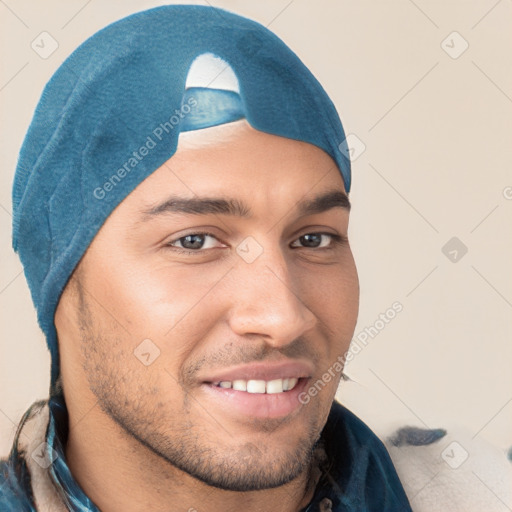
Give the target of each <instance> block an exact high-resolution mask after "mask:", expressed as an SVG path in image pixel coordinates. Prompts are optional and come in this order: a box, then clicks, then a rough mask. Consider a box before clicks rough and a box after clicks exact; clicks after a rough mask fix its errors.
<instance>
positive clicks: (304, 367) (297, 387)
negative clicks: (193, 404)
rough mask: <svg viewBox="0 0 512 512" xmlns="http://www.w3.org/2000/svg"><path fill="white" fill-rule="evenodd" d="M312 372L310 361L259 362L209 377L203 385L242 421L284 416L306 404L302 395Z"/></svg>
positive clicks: (215, 400) (227, 412)
mask: <svg viewBox="0 0 512 512" xmlns="http://www.w3.org/2000/svg"><path fill="white" fill-rule="evenodd" d="M312 374H313V371H312V368H311V366H310V365H309V364H308V363H300V362H286V363H281V364H273V365H270V364H263V363H256V364H252V365H246V366H242V367H237V368H233V369H231V370H228V371H225V372H223V373H222V374H218V375H215V376H212V377H208V378H206V379H204V380H202V383H201V386H200V388H201V390H202V391H203V392H204V393H205V394H207V396H208V404H209V405H211V406H213V407H215V408H218V410H219V412H220V413H221V414H222V415H223V416H230V417H232V418H234V419H236V420H239V421H240V420H241V421H246V420H247V419H253V418H268V419H270V418H284V417H286V416H289V415H291V414H293V413H295V412H296V411H297V410H298V409H299V408H301V407H302V406H303V404H302V403H301V402H300V400H299V395H300V393H301V392H302V391H303V390H304V389H305V388H306V385H307V382H308V381H309V380H310V379H311V376H312Z"/></svg>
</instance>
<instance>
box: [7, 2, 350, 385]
mask: <svg viewBox="0 0 512 512" xmlns="http://www.w3.org/2000/svg"><path fill="white" fill-rule="evenodd" d="M203 54H213V55H215V56H218V57H219V58H220V59H222V60H223V61H224V62H226V63H228V64H229V66H230V67H231V69H232V70H233V72H234V74H235V75H236V78H237V80H238V85H239V87H238V90H236V91H233V90H231V91H229V90H222V88H220V89H218V90H215V91H212V90H208V89H207V88H205V87H188V88H187V76H188V72H189V70H190V68H191V65H192V64H193V62H194V61H195V60H196V58H198V57H199V56H201V55H203ZM241 118H245V119H246V120H247V121H248V123H249V124H250V125H251V126H252V127H253V128H255V129H257V130H260V131H263V132H266V133H270V134H274V135H280V136H283V137H287V138H290V139H295V140H299V141H305V142H309V143H311V144H314V145H315V146H318V147H319V148H321V149H323V150H324V151H325V152H327V153H328V154H329V155H330V156H331V157H332V158H333V159H334V161H335V162H336V163H337V165H338V168H339V170H340V173H341V175H342V178H343V181H344V184H345V189H346V191H347V192H348V191H349V189H350V162H349V160H348V159H347V158H346V157H345V156H344V155H343V154H342V152H341V151H340V150H339V149H338V146H339V145H340V144H341V143H342V142H343V141H344V139H345V135H344V132H343V128H342V125H341V122H340V119H339V117H338V114H337V112H336V109H335V107H334V105H333V103H332V102H331V100H330V99H329V97H328V96H327V94H326V92H325V91H324V89H323V88H322V86H321V85H320V84H319V83H318V81H317V80H316V79H315V78H314V77H313V75H312V74H311V73H310V72H309V70H308V69H307V68H306V67H305V66H304V64H303V63H302V62H301V61H300V60H299V58H298V57H297V56H296V55H295V54H294V53H293V52H292V51H291V50H290V49H289V48H288V47H287V46H286V45H285V44H284V43H283V42H282V41H281V40H280V39H279V38H278V37H277V36H275V35H274V34H273V33H272V32H270V31H269V30H268V29H266V28H265V27H263V26H262V25H260V24H258V23H256V22H254V21H251V20H248V19H246V18H243V17H240V16H237V15H235V14H232V13H229V12H227V11H224V10H221V9H216V8H212V7H204V6H193V5H186V6H185V5H171V6H163V7H158V8H155V9H150V10H147V11H144V12H141V13H137V14H135V15H132V16H129V17H127V18H124V19H122V20H120V21H118V22H116V23H113V24H111V25H109V26H108V27H106V28H104V29H103V30H100V31H99V32H98V33H96V34H95V35H93V36H92V37H91V38H89V39H88V40H87V41H86V42H85V43H83V44H82V45H81V46H80V47H79V48H78V49H77V50H75V51H74V52H73V54H72V55H71V56H70V57H68V59H67V60H66V61H65V62H64V63H63V64H62V65H61V66H60V68H59V69H58V70H57V71H56V73H55V74H54V76H53V77H52V78H51V80H50V81H49V82H48V84H47V85H46V87H45V89H44V91H43V94H42V96H41V99H40V101H39V104H38V106H37V109H36V111H35V114H34V118H33V120H32V123H31V125H30V128H29V130H28V133H27V135H26V137H25V140H24V143H23V146H22V148H21V151H20V155H19V160H18V166H17V169H16V175H15V179H14V187H13V212H14V215H13V247H14V250H15V251H17V252H18V253H19V256H20V259H21V261H22V263H23V266H24V270H25V275H26V278H27V281H28V284H29V287H30V291H31V294H32V299H33V301H34V304H35V307H36V309H37V317H38V322H39V325H40V326H41V329H42V330H43V332H44V333H45V335H46V340H47V343H48V348H49V350H50V353H51V357H52V373H51V388H50V392H52V390H54V385H55V382H56V380H57V377H58V376H59V356H58V346H57V335H56V331H55V325H54V314H55V309H56V307H57V303H58V301H59V298H60V295H61V293H62V291H63V289H64V287H65V286H66V283H67V281H68V279H69V277H70V275H71V273H72V272H73V270H74V268H75V266H76V265H77V263H78V262H79V260H80V258H81V257H82V255H83V254H84V252H85V251H86V249H87V247H88V246H89V244H90V243H91V241H92V240H93V238H94V237H95V235H96V233H97V232H98V230H99V229H100V227H101V225H102V224H103V223H104V221H105V220H106V218H107V217H108V216H109V215H110V213H111V212H112V210H113V209H114V208H115V207H116V206H117V205H118V204H119V203H120V202H121V201H122V200H123V199H124V198H125V197H126V196H127V195H128V194H130V192H131V191H132V190H133V189H134V188H135V187H136V186H137V185H138V184H139V183H141V182H142V181H143V180H144V179H145V178H146V177H147V176H148V175H150V174H151V173H152V172H154V171H155V170H156V169H158V168H159V167H160V166H161V165H162V164H164V163H165V162H166V161H167V160H168V159H169V158H170V157H171V156H172V155H173V154H174V152H175V151H176V147H177V143H178V136H179V133H180V132H181V131H186V130H193V129H198V128H204V127H206V126H214V125H216V124H221V123H225V122H231V121H234V120H236V119H241Z"/></svg>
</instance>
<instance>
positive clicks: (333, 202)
mask: <svg viewBox="0 0 512 512" xmlns="http://www.w3.org/2000/svg"><path fill="white" fill-rule="evenodd" d="M332 208H342V209H344V210H347V211H350V201H349V198H348V196H347V194H345V193H344V192H342V191H341V190H330V191H327V192H324V193H323V194H320V195H318V196H316V197H313V198H312V199H303V200H302V201H299V202H298V203H297V205H296V207H295V209H296V210H297V212H298V213H299V214H300V215H301V216H305V215H314V214H316V213H322V212H325V211H328V210H331V209H332ZM173 213H174V214H186V215H210V214H221V215H231V216H236V217H242V218H246V219H248V218H251V217H252V212H251V209H250V208H249V207H248V206H247V205H246V204H245V203H244V202H243V201H240V200H238V199H235V198H230V197H193V198H183V197H179V196H171V197H168V198H167V199H166V200H165V201H164V202H162V203H160V204H157V205H156V206H153V207H152V208H149V209H146V210H144V211H143V212H142V214H143V218H142V220H144V221H146V220H150V219H152V218H155V217H158V216H160V215H163V214H173Z"/></svg>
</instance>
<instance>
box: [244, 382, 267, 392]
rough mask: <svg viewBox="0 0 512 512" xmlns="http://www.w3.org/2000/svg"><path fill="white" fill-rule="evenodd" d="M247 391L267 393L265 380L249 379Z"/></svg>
mask: <svg viewBox="0 0 512 512" xmlns="http://www.w3.org/2000/svg"><path fill="white" fill-rule="evenodd" d="M247 393H265V381H264V380H248V381H247Z"/></svg>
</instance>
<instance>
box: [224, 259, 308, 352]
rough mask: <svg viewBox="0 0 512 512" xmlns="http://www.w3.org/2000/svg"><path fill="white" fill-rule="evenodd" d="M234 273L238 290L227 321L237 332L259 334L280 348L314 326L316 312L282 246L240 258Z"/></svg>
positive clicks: (235, 286)
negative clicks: (247, 259)
mask: <svg viewBox="0 0 512 512" xmlns="http://www.w3.org/2000/svg"><path fill="white" fill-rule="evenodd" d="M231 274H232V275H231V278H232V279H234V280H235V281H234V282H232V285H233V289H234V290H236V291H235V292H234V293H233V294H232V296H233V305H232V308H231V310H230V314H229V315H228V322H229V325H230V327H231V329H232V330H233V332H235V333H236V334H238V335H240V336H246V335H250V334H252V335H258V336H260V337H264V339H265V341H266V342H267V344H268V345H270V346H274V347H276V348H279V347H282V346H285V345H287V344H289V343H291V342H292V341H294V340H295V339H296V338H297V337H299V336H301V335H302V334H303V333H305V332H307V331H309V330H311V329H312V328H313V327H314V326H315V324H316V322H317V320H316V316H315V315H314V313H313V312H312V311H311V309H310V308H309V307H308V306H307V305H306V304H305V302H304V300H305V297H301V292H300V283H298V282H297V281H296V278H294V277H293V275H290V271H289V269H288V266H287V264H286V262H285V261H284V258H283V257H282V254H281V253H280V251H279V250H276V251H274V254H269V252H268V251H266V252H264V253H263V255H261V256H260V257H259V258H258V259H257V260H256V261H254V262H252V263H245V262H243V261H241V262H239V263H238V265H237V266H236V268H235V269H234V271H233V272H232V273H231Z"/></svg>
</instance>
